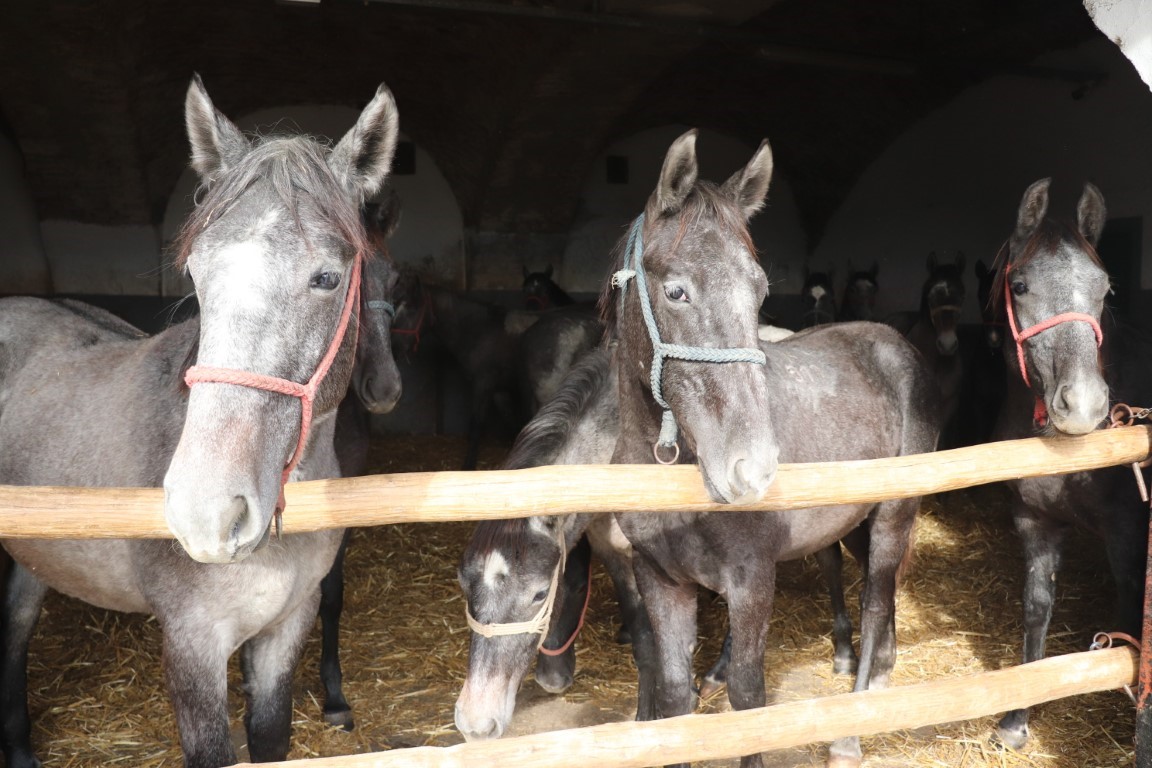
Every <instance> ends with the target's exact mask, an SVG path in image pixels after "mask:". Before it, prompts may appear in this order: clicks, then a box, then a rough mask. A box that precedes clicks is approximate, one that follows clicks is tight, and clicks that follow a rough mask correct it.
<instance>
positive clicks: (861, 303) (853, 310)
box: [838, 262, 880, 321]
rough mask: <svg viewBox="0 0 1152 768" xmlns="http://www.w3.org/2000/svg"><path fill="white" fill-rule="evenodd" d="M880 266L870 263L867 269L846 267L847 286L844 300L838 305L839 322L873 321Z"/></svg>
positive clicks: (878, 288) (878, 287)
mask: <svg viewBox="0 0 1152 768" xmlns="http://www.w3.org/2000/svg"><path fill="white" fill-rule="evenodd" d="M879 273H880V265H879V264H878V263H876V262H872V266H871V267H870V268H868V269H855V270H854V269H852V265H851V264H849V265H848V284H847V285H846V286H845V287H844V300H843V303H842V304H841V305H840V315H839V318H838V319H839V320H841V321H846V320H875V319H876V294H877V293H878V292H879V290H880V283H878V282H877V280H876V277H877V275H878V274H879Z"/></svg>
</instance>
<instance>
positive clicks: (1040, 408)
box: [1004, 264, 1104, 427]
mask: <svg viewBox="0 0 1152 768" xmlns="http://www.w3.org/2000/svg"><path fill="white" fill-rule="evenodd" d="M1011 269H1012V265H1010V264H1007V265H1005V266H1004V307H1005V308H1006V309H1007V311H1008V329H1009V330H1010V331H1012V338H1013V339H1014V340H1015V341H1016V361H1017V362H1018V363H1019V364H1020V377H1021V378H1023V379H1024V384H1025V386H1027V387H1028V388H1029V389H1031V388H1032V380H1031V379H1030V378H1029V376H1028V366H1027V365H1026V364H1025V362H1024V342H1025V341H1027V340H1028V339H1030V338H1032V337H1033V336H1035V335H1036V334H1038V333H1041V332H1043V331H1046V330H1048V329H1049V328H1054V327H1055V326H1057V325H1060V324H1061V323H1070V322H1081V323H1088V325H1090V326H1091V327H1092V331H1093V332H1094V333H1095V334H1096V346H1097V348H1099V347H1100V346H1101V345H1103V344H1104V332H1103V331H1102V330H1100V323H1099V322H1097V321H1096V318H1094V317H1092V316H1091V315H1086V314H1084V313H1083V312H1061V313H1060V314H1058V315H1053V316H1052V317H1050V318H1048V319H1047V320H1041V321H1040V322H1039V323H1036V324H1035V325H1032V326H1029V327H1028V328H1025V329H1024V330H1022V331H1019V330H1017V329H1016V313H1015V312H1014V311H1013V309H1012V290H1011V284H1012V281H1011V280H1009V279H1008V273H1009V272H1010V271H1011ZM1032 420H1033V421H1035V422H1036V424H1037V425H1038V426H1041V427H1042V426H1044V425H1046V424H1047V423H1048V408H1047V406H1045V405H1044V400H1043V398H1041V397H1040V396H1039V395H1036V404H1035V406H1033V408H1032Z"/></svg>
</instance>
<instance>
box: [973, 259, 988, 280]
mask: <svg viewBox="0 0 1152 768" xmlns="http://www.w3.org/2000/svg"><path fill="white" fill-rule="evenodd" d="M975 269H976V277H977V278H978V279H980V280H983V279H984V278H986V277H987V276H988V265H987V264H985V263H984V259H976V267H975Z"/></svg>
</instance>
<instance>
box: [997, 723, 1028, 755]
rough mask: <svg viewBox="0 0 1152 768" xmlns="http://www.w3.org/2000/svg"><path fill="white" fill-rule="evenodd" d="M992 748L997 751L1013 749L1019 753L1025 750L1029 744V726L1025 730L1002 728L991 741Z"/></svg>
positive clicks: (999, 728) (998, 729)
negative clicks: (1025, 746)
mask: <svg viewBox="0 0 1152 768" xmlns="http://www.w3.org/2000/svg"><path fill="white" fill-rule="evenodd" d="M990 741H991V742H992V746H994V747H996V748H997V749H1011V750H1013V751H1018V750H1021V749H1024V745H1025V744H1027V743H1028V726H1027V725H1025V726H1024V727H1023V728H1005V727H1003V726H1000V727H998V728H997V729H996V732H995V733H994V734H992V738H991V739H990Z"/></svg>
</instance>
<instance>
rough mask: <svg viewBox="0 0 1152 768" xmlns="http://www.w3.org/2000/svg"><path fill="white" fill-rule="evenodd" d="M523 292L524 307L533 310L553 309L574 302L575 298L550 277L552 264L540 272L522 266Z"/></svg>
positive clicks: (521, 287)
mask: <svg viewBox="0 0 1152 768" xmlns="http://www.w3.org/2000/svg"><path fill="white" fill-rule="evenodd" d="M520 289H521V291H522V292H523V294H524V308H525V309H531V310H533V311H537V312H539V311H542V310H547V309H555V308H557V307H566V306H568V305H569V304H575V303H576V300H575V299H573V298H572V297H571V296H569V295H568V292H567V291H565V290H564V289H563V288H561V287H560V286H559V285H557V284H556V281H555V280H553V279H552V265H551V264H549V265H548V266H546V267H544V269H543V271H541V272H529V271H528V268H527V267H524V282H523V283H522V284H521V286H520Z"/></svg>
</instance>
